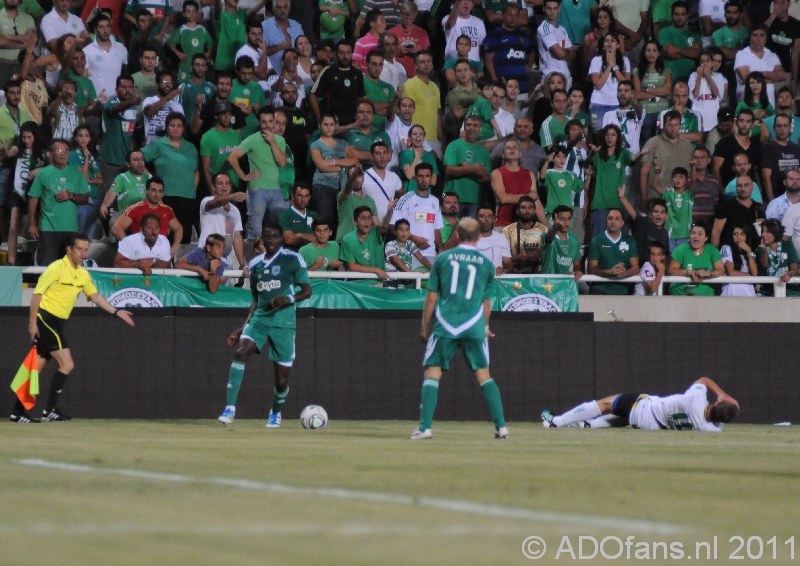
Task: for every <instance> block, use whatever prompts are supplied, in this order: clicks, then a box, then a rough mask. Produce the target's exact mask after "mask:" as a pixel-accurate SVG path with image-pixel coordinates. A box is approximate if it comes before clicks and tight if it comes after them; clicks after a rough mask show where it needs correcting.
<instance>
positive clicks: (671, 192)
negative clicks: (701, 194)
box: [661, 187, 694, 239]
mask: <svg viewBox="0 0 800 566" xmlns="http://www.w3.org/2000/svg"><path fill="white" fill-rule="evenodd" d="M661 197H662V198H663V199H664V200H665V201H667V222H666V228H667V231H668V232H669V237H670V238H672V239H679V238H688V237H689V233H690V232H691V231H692V207H693V206H694V198H693V196H692V193H691V192H690V191H689V189H684V190H683V193H680V194H679V193H678V192H676V191H675V189H674V188H672V187H668V188H666V189H664V193H663V194H662V195H661Z"/></svg>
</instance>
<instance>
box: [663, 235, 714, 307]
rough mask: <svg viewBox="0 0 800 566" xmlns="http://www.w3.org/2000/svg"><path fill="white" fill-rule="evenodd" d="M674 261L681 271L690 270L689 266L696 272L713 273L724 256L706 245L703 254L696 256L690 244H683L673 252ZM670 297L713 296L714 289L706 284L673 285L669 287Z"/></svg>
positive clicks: (709, 245)
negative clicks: (704, 270)
mask: <svg viewBox="0 0 800 566" xmlns="http://www.w3.org/2000/svg"><path fill="white" fill-rule="evenodd" d="M672 259H674V260H675V261H677V262H678V264H679V265H680V266H681V269H689V266H691V268H692V269H693V270H694V271H697V270H699V269H708V270H709V271H712V270H713V269H714V264H715V263H717V262H718V261H722V256H721V255H720V253H719V250H718V249H717V248H715V247H714V246H712V245H711V244H706V245H705V246H704V247H703V252H702V253H701V254H700V255H696V254H695V253H694V250H692V248H691V246H690V245H689V244H681V245H680V246H678V247H677V248H675V249H674V250H672ZM669 294H670V295H705V296H709V297H711V296H713V295H714V289H713V288H712V287H711V286H710V285H706V284H700V285H695V284H686V283H673V284H672V285H670V286H669Z"/></svg>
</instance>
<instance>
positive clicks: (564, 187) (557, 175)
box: [540, 145, 592, 221]
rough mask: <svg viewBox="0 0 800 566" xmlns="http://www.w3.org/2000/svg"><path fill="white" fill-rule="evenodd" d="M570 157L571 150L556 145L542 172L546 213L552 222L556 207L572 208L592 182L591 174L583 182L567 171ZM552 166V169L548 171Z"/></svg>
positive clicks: (543, 165)
mask: <svg viewBox="0 0 800 566" xmlns="http://www.w3.org/2000/svg"><path fill="white" fill-rule="evenodd" d="M568 155H569V150H567V148H566V147H564V146H561V145H554V146H553V147H552V148H551V150H550V154H549V155H548V156H547V159H546V160H545V161H544V163H543V164H542V169H541V171H540V174H541V177H540V178H541V179H542V185H543V186H544V190H545V195H546V197H547V206H546V207H545V212H546V213H547V215H548V216H549V217H550V220H551V221H552V215H553V211H554V210H555V209H556V207H558V206H561V205H563V206H568V207H570V208H572V206H573V204H574V203H575V197H576V195H578V194H579V193H580V192H581V191H582V190H584V189H588V188H589V184H590V183H591V180H592V176H591V174H587V175H586V178H585V179H584V180H583V181H581V179H580V178H579V177H578V176H577V175H576V174H575V173H573V172H572V171H569V170H568V169H567V156H568ZM551 164H552V168H550V169H548V167H549V166H550V165H551ZM590 171H591V170H590Z"/></svg>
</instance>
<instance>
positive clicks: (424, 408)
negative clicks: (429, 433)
mask: <svg viewBox="0 0 800 566" xmlns="http://www.w3.org/2000/svg"><path fill="white" fill-rule="evenodd" d="M495 387H496V386H495ZM438 401H439V380H438V379H431V378H429V377H426V378H425V380H424V381H423V382H422V402H421V403H420V407H419V414H420V415H419V429H420V430H426V429H429V428H431V423H432V422H433V412H434V411H435V410H436V403H437V402H438ZM501 413H502V409H501Z"/></svg>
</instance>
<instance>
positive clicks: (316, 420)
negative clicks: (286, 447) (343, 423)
mask: <svg viewBox="0 0 800 566" xmlns="http://www.w3.org/2000/svg"><path fill="white" fill-rule="evenodd" d="M300 424H301V425H303V428H305V429H308V430H314V429H317V428H325V427H326V426H328V413H327V412H325V409H323V408H322V407H320V406H319V405H309V406H308V407H306V408H305V409H303V412H302V413H300Z"/></svg>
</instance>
